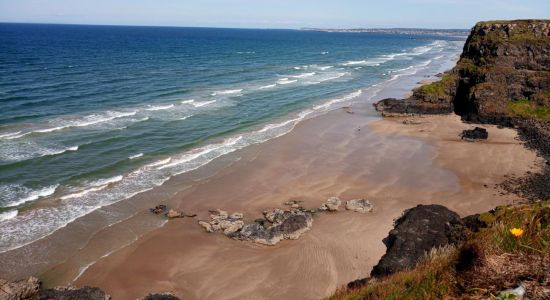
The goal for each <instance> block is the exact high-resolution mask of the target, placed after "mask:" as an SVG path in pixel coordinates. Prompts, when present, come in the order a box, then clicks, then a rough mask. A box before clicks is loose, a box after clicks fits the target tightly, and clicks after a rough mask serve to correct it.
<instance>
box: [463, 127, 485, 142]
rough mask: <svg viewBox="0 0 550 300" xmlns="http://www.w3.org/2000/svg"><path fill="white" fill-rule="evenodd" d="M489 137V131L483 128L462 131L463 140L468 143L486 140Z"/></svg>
mask: <svg viewBox="0 0 550 300" xmlns="http://www.w3.org/2000/svg"><path fill="white" fill-rule="evenodd" d="M488 137H489V133H488V132H487V130H486V129H485V128H481V127H476V128H474V129H467V130H464V131H462V139H463V140H466V141H475V140H486V139H487V138H488Z"/></svg>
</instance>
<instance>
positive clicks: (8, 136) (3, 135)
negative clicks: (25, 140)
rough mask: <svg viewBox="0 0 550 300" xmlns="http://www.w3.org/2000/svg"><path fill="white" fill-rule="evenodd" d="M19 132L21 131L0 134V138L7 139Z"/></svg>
mask: <svg viewBox="0 0 550 300" xmlns="http://www.w3.org/2000/svg"><path fill="white" fill-rule="evenodd" d="M20 134H21V131H17V132H8V133H3V134H0V139H9V138H13V137H14V136H18V135H20Z"/></svg>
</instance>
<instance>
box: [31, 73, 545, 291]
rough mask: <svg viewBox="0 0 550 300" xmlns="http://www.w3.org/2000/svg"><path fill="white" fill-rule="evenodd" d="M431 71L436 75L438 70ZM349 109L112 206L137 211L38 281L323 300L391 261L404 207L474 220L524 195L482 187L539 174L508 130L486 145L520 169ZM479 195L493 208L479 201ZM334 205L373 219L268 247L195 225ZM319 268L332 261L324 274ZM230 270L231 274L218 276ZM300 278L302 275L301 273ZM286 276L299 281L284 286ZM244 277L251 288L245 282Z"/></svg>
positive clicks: (433, 124)
mask: <svg viewBox="0 0 550 300" xmlns="http://www.w3.org/2000/svg"><path fill="white" fill-rule="evenodd" d="M431 71H432V72H430V74H432V75H430V77H433V74H436V73H438V72H433V70H431ZM421 76H424V77H428V76H427V75H421V74H419V75H418V76H411V78H406V80H405V83H404V82H402V81H397V82H395V83H394V84H395V85H397V87H392V86H391V85H389V86H388V87H384V88H382V89H381V92H380V93H379V94H375V95H372V97H371V99H370V100H372V98H374V97H376V98H381V97H385V96H392V95H396V94H402V93H403V92H404V91H403V89H405V88H404V87H403V86H407V87H408V88H410V86H415V85H416V84H417V83H418V81H419V77H420V78H422V77H421ZM407 80H408V84H407V83H406V82H407ZM423 80H426V79H425V78H424V79H423ZM371 88H372V87H371ZM367 89H368V88H367ZM407 90H408V89H407ZM367 96H368V95H363V96H362V97H367ZM352 109H353V114H350V113H349V112H346V111H345V110H342V109H335V110H333V111H330V112H328V113H326V114H323V115H320V116H316V117H314V118H310V119H307V120H304V121H302V122H300V123H298V124H297V125H296V127H295V128H294V129H293V130H292V131H291V132H289V133H287V134H286V135H283V136H280V137H278V138H276V139H273V140H269V141H267V142H264V143H261V144H256V145H252V146H248V147H246V148H244V149H240V150H238V151H236V152H234V153H231V154H228V155H225V156H222V157H219V158H217V159H216V160H214V161H213V162H211V163H210V164H209V166H208V167H205V168H201V169H199V170H197V171H196V172H193V173H192V174H183V175H178V176H176V177H174V178H172V179H171V180H169V181H168V182H167V183H165V185H163V186H162V187H161V188H158V189H154V190H153V191H151V192H147V193H144V194H141V195H139V196H137V197H136V198H135V199H133V202H132V203H128V202H129V201H125V202H123V203H117V204H115V205H112V206H109V207H108V208H109V209H111V210H112V209H114V210H115V211H118V212H126V213H128V212H132V210H130V211H128V208H132V209H133V210H134V211H135V213H131V214H130V215H129V216H128V217H127V218H126V219H123V220H122V221H120V222H119V223H115V224H110V225H107V226H106V227H103V229H101V230H100V231H99V232H97V233H94V234H93V235H92V236H91V237H90V238H89V239H87V240H86V243H85V244H84V245H83V246H80V245H75V246H74V247H76V248H77V250H75V251H74V254H72V255H70V256H69V257H65V258H60V263H57V264H56V266H55V267H53V268H49V269H48V271H46V272H45V273H43V274H42V275H41V278H42V279H43V280H44V282H45V284H46V285H47V286H55V285H66V284H75V285H76V286H83V285H92V286H98V287H100V288H102V289H104V290H106V291H107V292H108V293H109V294H111V295H113V296H114V297H115V299H135V298H136V297H139V296H141V295H144V294H146V293H149V292H165V291H173V292H175V293H176V294H177V295H178V296H180V297H183V298H189V299H201V298H208V297H215V298H224V299H231V298H243V297H244V298H246V297H252V296H251V295H253V296H254V297H255V298H258V297H259V298H261V296H263V295H271V296H270V297H276V296H277V297H278V296H287V295H288V294H278V293H277V291H276V290H274V289H276V287H274V285H277V284H274V283H273V282H278V284H280V285H283V286H286V287H288V289H287V290H286V292H287V293H289V294H292V295H299V296H300V298H305V299H318V298H322V297H325V296H328V295H329V294H331V293H332V292H334V290H335V289H336V288H337V287H339V286H341V285H343V284H345V283H347V282H349V281H352V280H354V279H357V278H361V277H364V275H366V274H365V272H367V271H368V270H370V268H372V266H373V265H374V264H376V262H377V261H378V258H379V257H381V256H382V254H383V253H384V250H385V247H384V245H383V244H382V242H381V240H382V239H383V238H384V237H385V235H386V234H387V232H388V231H389V229H390V228H391V226H392V220H393V219H395V218H397V217H398V216H399V214H400V213H401V212H402V211H403V210H404V209H406V208H409V207H411V206H414V205H416V204H418V203H423V204H429V203H439V204H443V205H446V206H448V207H450V208H451V209H454V210H455V211H457V212H458V213H460V214H463V215H467V214H472V213H476V212H481V211H486V210H488V209H491V208H493V207H494V206H496V205H499V204H506V203H509V202H510V201H512V200H514V199H517V197H516V196H510V195H501V196H499V197H494V191H492V190H491V191H489V189H488V188H486V187H484V186H483V184H497V183H500V182H501V181H502V180H503V178H504V177H503V175H504V174H505V173H506V174H507V172H510V171H515V172H523V171H525V170H532V168H533V163H534V162H535V161H536V158H535V157H534V156H533V153H532V152H530V151H528V150H526V149H525V148H524V147H523V145H522V144H521V143H519V142H517V141H515V137H516V133H515V132H514V131H513V130H510V129H503V131H501V129H496V128H492V129H490V130H491V135H490V136H493V133H497V134H496V135H497V139H496V140H494V141H492V140H490V141H489V142H487V143H490V144H492V145H493V144H494V148H495V149H494V151H496V153H509V152H514V153H516V152H518V153H522V155H523V156H524V157H523V159H522V160H517V161H515V162H514V163H515V164H516V165H514V164H512V165H510V166H502V165H498V164H497V165H498V168H496V169H493V168H482V166H485V167H487V165H488V164H490V160H489V161H488V158H487V155H488V154H489V153H485V156H483V155H482V156H483V157H484V158H485V160H482V161H481V162H480V161H473V162H470V163H457V162H456V161H454V160H453V159H452V158H451V157H450V156H452V155H451V154H450V153H452V152H450V151H449V147H452V146H453V145H454V144H456V143H457V142H458V143H459V144H460V145H463V147H462V146H461V148H466V150H462V151H458V152H456V151H455V152H454V154H457V153H458V154H461V155H466V154H476V153H477V151H479V150H476V147H477V146H478V145H480V144H475V143H474V144H464V143H466V142H461V141H460V140H459V139H458V140H457V136H458V133H459V132H461V130H462V129H465V128H470V127H471V126H470V125H467V124H463V123H461V122H460V120H458V119H456V118H454V119H453V118H442V119H441V120H437V117H434V118H435V119H434V120H432V119H429V118H432V117H426V118H425V120H424V121H426V124H420V125H406V126H405V125H404V124H402V123H400V122H399V121H397V120H399V119H392V120H384V119H380V117H379V115H378V114H377V113H376V112H375V111H374V109H373V108H372V106H371V105H370V103H369V102H368V101H367V103H365V104H357V103H354V104H352ZM449 117H450V116H449ZM449 125H450V126H449ZM424 127H426V128H424ZM442 128H443V130H442V131H441V132H435V133H434V132H433V131H434V130H435V129H438V130H439V129H442ZM357 129H361V130H357ZM422 130H423V131H422ZM428 130H430V131H428ZM493 131H494V132H493ZM503 132H504V133H503ZM483 145H486V143H483ZM500 146H502V147H505V148H504V149H505V150H503V149H501V148H500ZM484 147H485V146H484ZM468 149H469V150H468ZM484 149H485V148H484ZM499 151H500V152H499ZM447 152H449V153H447ZM446 154H447V156H446ZM490 154H491V155H493V156H494V153H490ZM387 156H389V157H391V159H388V158H387ZM442 162H443V163H442ZM464 167H466V168H476V167H477V168H480V171H485V170H489V169H490V170H492V172H493V173H491V174H486V175H484V176H485V177H483V178H487V179H488V180H489V181H490V182H487V183H482V184H480V183H479V182H475V179H474V180H473V181H472V179H468V178H464V177H465V176H464V174H465V173H466V174H469V173H468V172H471V170H469V171H468V172H465V171H464V169H463V168H464ZM281 174H283V176H281ZM424 174H428V175H427V176H426V177H423V176H424ZM480 174H481V173H480ZM517 175H521V174H517ZM182 183H183V186H182ZM464 191H466V193H463V192H464ZM478 194H479V195H483V196H484V197H485V199H488V198H490V199H493V200H494V199H496V200H494V201H486V202H482V200H479V199H478V201H473V200H472V197H474V196H478ZM466 195H467V196H468V197H466ZM331 196H339V197H341V199H342V200H349V199H354V198H362V197H366V198H367V199H370V200H371V202H373V204H374V206H375V212H374V213H372V214H368V215H360V214H359V215H358V214H354V213H351V212H345V211H344V212H339V213H337V214H328V215H321V216H318V217H316V218H315V222H314V225H313V227H312V229H311V230H310V231H309V232H307V233H305V234H304V235H303V236H302V237H301V238H300V239H299V240H296V241H283V242H281V243H280V244H278V245H276V246H273V247H267V246H260V245H256V244H250V243H248V242H238V241H234V240H230V239H228V238H226V237H224V236H223V235H214V234H207V233H205V232H204V231H203V229H202V228H201V227H200V226H198V225H197V221H198V220H200V219H202V220H205V219H207V216H208V210H210V209H217V208H220V209H224V210H228V211H230V212H233V211H239V212H243V213H245V216H246V217H247V218H250V219H251V220H247V221H252V220H253V219H254V218H255V217H259V216H261V212H262V211H263V210H266V209H272V208H282V207H283V205H282V203H284V202H286V201H288V200H296V199H299V200H302V201H304V206H306V207H307V208H316V207H319V205H320V204H321V203H323V202H324V201H325V200H326V199H327V198H329V197H331ZM484 197H481V199H484ZM152 199H154V200H152ZM156 199H159V200H156ZM164 199H166V200H164ZM443 199H444V200H443ZM159 203H166V204H168V205H169V206H171V207H175V208H178V209H183V210H184V211H186V212H189V213H197V214H198V217H197V218H196V219H191V218H185V219H183V220H174V221H170V222H167V221H166V220H164V219H163V218H159V217H158V216H153V215H151V214H150V213H149V212H148V211H146V207H152V206H155V205H157V204H159ZM99 215H100V216H101V214H99ZM93 217H95V218H96V219H98V220H99V219H100V218H98V216H97V214H96V215H93V216H86V217H84V218H86V219H92V218H93ZM94 221H95V220H94ZM71 227H74V226H71ZM71 230H72V231H71ZM65 232H67V233H71V232H73V234H74V232H76V234H78V231H75V230H74V228H66V229H64V230H62V231H61V232H60V233H59V234H58V236H59V240H58V241H57V243H61V242H63V241H65V240H66V236H63V233H65ZM139 232H143V233H142V234H141V235H140V234H138V233H139ZM342 232H346V236H342V234H341V233H342ZM366 233H367V234H369V237H368V238H365V237H364V235H365V234H366ZM52 241H53V243H56V240H55V239H47V241H44V242H49V243H52ZM327 241H330V242H327ZM189 243H190V244H191V245H189ZM113 245H115V246H114V247H113ZM36 246H37V247H38V246H40V243H37V245H36ZM109 247H110V248H109ZM112 248H115V249H112ZM243 256H245V257H243ZM157 258H159V259H160V260H161V261H156V259H157ZM90 260H91V261H90ZM228 261H231V263H227V262H228ZM320 262H321V263H325V262H330V263H329V265H328V266H318V264H319V263H320ZM225 263H227V265H228V266H226V267H225V268H223V270H220V269H219V266H220V265H223V264H225ZM243 265H247V266H248V267H247V268H243V267H242V266H243ZM300 271H304V272H306V274H301V275H300ZM266 272H267V273H268V274H265V273H266ZM138 273H139V274H140V275H139V276H134V275H133V276H132V279H126V278H128V277H129V276H128V275H130V274H138ZM288 273H291V274H294V273H297V274H298V276H297V277H296V276H294V277H292V276H289V278H281V276H287V275H288ZM243 276H244V277H246V278H247V279H249V280H251V281H252V282H241V280H242V277H243ZM199 279H200V280H199ZM209 280H210V281H209ZM254 280H256V282H254ZM300 280H302V281H300ZM303 280H306V282H310V281H311V280H312V281H315V282H317V283H319V284H316V285H315V286H326V290H324V291H320V290H316V289H313V288H312V289H311V290H308V289H305V290H300V289H303V287H304V285H306V284H305V282H304V284H298V283H300V282H303ZM151 282H156V283H155V284H154V285H152V284H151ZM243 284H244V285H243ZM255 284H257V285H266V289H263V290H254V291H251V290H250V287H251V286H254V285H255ZM141 287H147V288H145V289H143V288H141ZM195 287H198V288H196V289H195ZM213 287H219V289H217V290H216V289H214V288H213ZM140 288H141V290H140ZM254 297H252V298H254Z"/></svg>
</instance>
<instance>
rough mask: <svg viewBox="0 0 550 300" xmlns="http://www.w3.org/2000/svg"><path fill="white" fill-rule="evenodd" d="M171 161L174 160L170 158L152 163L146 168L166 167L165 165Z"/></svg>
mask: <svg viewBox="0 0 550 300" xmlns="http://www.w3.org/2000/svg"><path fill="white" fill-rule="evenodd" d="M171 160H172V158H171V157H168V158H165V159H161V160H159V161H156V162H154V163H150V164H148V165H146V166H145V167H148V168H153V167H157V166H162V165H165V164H167V163H169V162H170V161H171Z"/></svg>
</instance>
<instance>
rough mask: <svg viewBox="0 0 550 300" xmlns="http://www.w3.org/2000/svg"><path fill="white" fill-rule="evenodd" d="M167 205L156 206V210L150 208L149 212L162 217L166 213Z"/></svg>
mask: <svg viewBox="0 0 550 300" xmlns="http://www.w3.org/2000/svg"><path fill="white" fill-rule="evenodd" d="M166 209H167V207H166V205H164V204H159V205H157V206H155V207H154V208H150V209H149V210H150V211H151V212H152V213H154V214H155V215H160V214H163V213H165V212H166Z"/></svg>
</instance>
